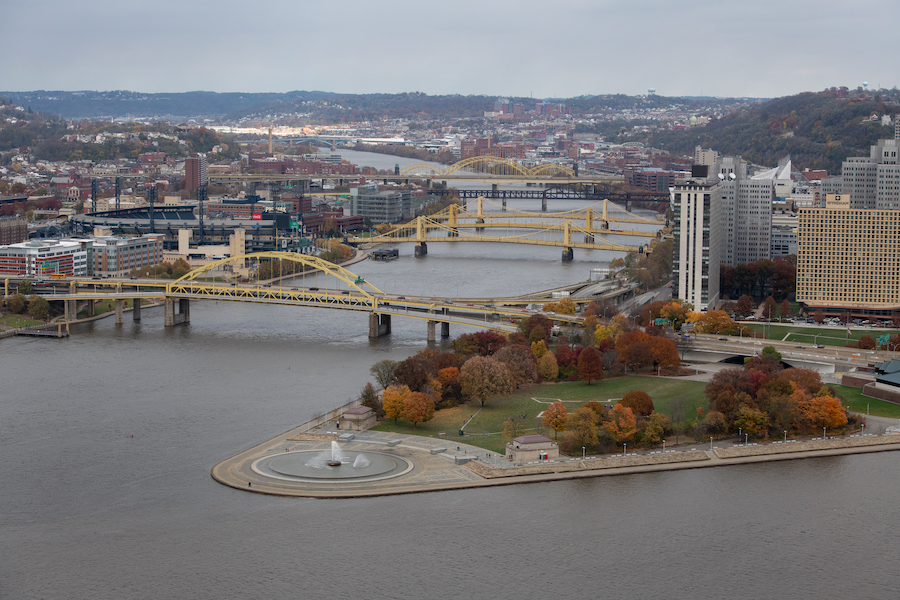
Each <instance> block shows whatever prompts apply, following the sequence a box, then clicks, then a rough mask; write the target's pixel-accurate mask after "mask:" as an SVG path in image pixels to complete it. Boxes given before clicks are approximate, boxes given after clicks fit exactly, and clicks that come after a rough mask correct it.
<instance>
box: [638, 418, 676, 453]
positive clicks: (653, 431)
mask: <svg viewBox="0 0 900 600" xmlns="http://www.w3.org/2000/svg"><path fill="white" fill-rule="evenodd" d="M671 428H672V426H671V424H670V423H669V417H667V416H666V415H664V414H661V413H658V412H656V411H653V412H651V413H650V415H649V417H648V419H647V426H646V427H645V428H644V441H645V442H646V443H647V444H648V445H650V446H653V445H655V444H658V443H659V442H661V441H662V439H663V438H664V437H665V435H666V433H667V432H669V431H670V430H671Z"/></svg>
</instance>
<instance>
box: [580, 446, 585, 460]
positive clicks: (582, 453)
mask: <svg viewBox="0 0 900 600" xmlns="http://www.w3.org/2000/svg"><path fill="white" fill-rule="evenodd" d="M581 460H584V446H582V447H581Z"/></svg>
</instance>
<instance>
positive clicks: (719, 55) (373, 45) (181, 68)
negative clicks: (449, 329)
mask: <svg viewBox="0 0 900 600" xmlns="http://www.w3.org/2000/svg"><path fill="white" fill-rule="evenodd" d="M6 8H7V10H5V11H4V12H5V14H6V16H7V18H6V19H4V20H3V22H2V23H0V40H2V41H0V48H2V49H3V50H4V52H2V54H0V73H2V74H3V77H2V78H0V79H2V81H3V87H4V88H6V89H8V90H11V91H13V90H15V91H33V90H67V91H77V90H99V91H105V90H133V91H139V92H146V93H164V92H172V93H175V92H183V91H196V90H206V91H216V92H285V91H291V90H321V91H329V92H338V93H398V92H413V91H419V92H424V93H427V94H430V95H440V94H456V93H458V94H484V95H497V96H516V97H529V96H533V97H535V98H548V97H556V98H567V97H575V96H580V95H594V94H609V93H623V94H629V95H637V94H646V93H647V91H648V90H649V89H651V88H652V89H655V90H656V93H658V94H660V95H665V96H733V97H777V96H785V95H790V94H794V93H798V92H802V91H818V90H821V89H824V88H827V87H831V86H847V87H850V88H855V87H857V86H859V85H862V84H863V82H864V81H866V82H868V84H869V88H870V89H879V88H881V87H884V88H891V87H894V86H895V85H896V83H897V82H896V72H895V71H894V70H893V69H892V66H893V65H892V59H891V58H890V56H891V55H890V53H878V52H872V51H871V47H870V46H869V45H865V44H863V43H861V42H860V43H855V38H856V37H858V33H859V32H865V34H866V37H867V38H869V37H875V38H876V39H877V38H879V37H885V36H887V35H889V34H890V33H891V24H892V23H895V22H896V21H897V19H898V18H900V5H898V4H896V3H892V2H889V1H887V0H866V1H864V2H862V3H860V4H857V5H854V9H855V10H853V11H848V10H847V9H846V7H844V8H843V9H841V10H839V8H840V7H839V5H838V4H837V3H836V2H833V1H829V2H817V3H813V2H811V1H807V0H803V1H800V2H792V3H789V4H788V5H786V4H784V3H776V2H774V1H773V0H756V1H754V2H751V3H749V6H748V5H747V4H744V5H742V9H741V10H739V11H733V12H734V14H733V16H729V15H720V14H718V13H719V12H724V11H718V12H716V11H712V12H711V11H710V10H709V5H708V4H705V3H700V2H697V1H695V0H691V1H689V2H685V3H679V4H678V5H673V4H671V3H668V2H662V1H661V0H646V1H645V2H640V3H622V2H611V1H603V0H601V1H593V2H588V1H585V0H564V1H563V2H560V3H555V4H553V11H552V12H550V11H548V10H547V5H546V4H545V3H536V2H530V1H526V2H520V3H517V4H509V5H484V4H477V3H475V2H471V1H470V0H462V1H460V2H456V3H453V4H452V5H430V4H426V5H419V4H412V3H409V2H402V1H397V0H395V1H389V2H387V3H380V4H378V5H377V6H375V5H372V4H370V3H365V4H364V3H362V2H359V1H358V0H348V1H347V2H345V3H343V4H342V5H341V10H340V12H336V11H335V10H334V9H333V5H326V4H325V3H323V2H319V1H312V2H306V3H301V4H298V3H287V2H284V1H283V0H266V1H265V2H263V3H258V4H256V5H254V7H253V9H252V11H251V10H249V9H248V5H246V4H245V3H237V2H233V1H230V0H228V1H225V2H221V3H217V4H215V5H214V9H213V7H211V5H209V4H206V3H203V4H201V3H198V2H190V1H189V2H179V3H174V2H171V1H170V0H162V1H161V2H157V3H153V4H151V5H148V4H140V3H135V4H124V3H113V2H110V1H109V0H96V1H93V2H90V3H86V4H85V3H82V4H74V5H73V4H69V3H62V2H59V1H58V0H38V1H36V2H32V3H28V4H16V5H14V6H13V5H12V4H11V3H8V5H7V7H6ZM29 23H31V24H33V25H34V27H29V26H28V24H29ZM836 40H839V43H835V41H836Z"/></svg>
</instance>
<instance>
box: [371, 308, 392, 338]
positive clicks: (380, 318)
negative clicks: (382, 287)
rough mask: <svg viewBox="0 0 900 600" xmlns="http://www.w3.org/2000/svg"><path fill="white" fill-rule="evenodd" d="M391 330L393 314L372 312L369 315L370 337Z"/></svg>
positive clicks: (381, 334)
mask: <svg viewBox="0 0 900 600" xmlns="http://www.w3.org/2000/svg"><path fill="white" fill-rule="evenodd" d="M390 332H391V315H382V314H378V313H371V314H370V315H369V337H370V338H377V337H381V336H383V335H388V334H389V333H390Z"/></svg>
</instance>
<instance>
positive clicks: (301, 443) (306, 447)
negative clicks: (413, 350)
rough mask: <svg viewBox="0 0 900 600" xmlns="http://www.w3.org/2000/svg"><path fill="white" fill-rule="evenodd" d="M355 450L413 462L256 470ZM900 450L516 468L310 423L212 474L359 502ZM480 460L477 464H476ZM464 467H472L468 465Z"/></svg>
mask: <svg viewBox="0 0 900 600" xmlns="http://www.w3.org/2000/svg"><path fill="white" fill-rule="evenodd" d="M347 433H352V434H353V436H354V437H353V439H352V440H349V441H348V440H342V441H340V444H341V448H342V449H344V450H346V451H351V452H377V453H381V454H386V455H389V456H393V457H395V458H397V459H398V460H399V461H400V462H406V463H407V464H408V465H410V468H409V469H408V470H407V471H405V472H403V473H402V474H399V475H397V476H392V477H377V476H376V477H373V478H370V479H362V480H358V479H353V478H347V479H337V480H335V479H311V478H305V479H300V478H297V479H294V480H291V479H290V478H276V477H270V476H267V475H265V474H263V473H262V472H261V471H260V470H257V469H254V463H256V462H258V461H260V460H263V459H266V458H268V457H271V456H275V455H278V454H285V453H289V452H323V451H326V450H329V449H330V448H331V443H332V441H336V440H338V438H339V436H341V435H344V434H347ZM886 450H900V435H883V436H876V435H866V436H860V435H852V436H841V437H835V438H829V439H826V440H823V439H820V438H817V439H812V440H805V441H789V442H788V443H786V444H785V443H782V442H781V441H776V442H768V443H751V444H748V445H746V446H744V445H733V444H730V443H728V441H720V442H718V443H716V444H714V447H713V448H709V446H708V445H705V444H696V445H694V446H693V447H690V448H687V449H683V448H680V449H678V450H668V451H666V452H662V451H659V450H655V451H650V452H641V453H633V452H629V453H628V455H627V456H625V455H622V454H617V455H603V456H593V457H586V458H585V459H583V460H582V459H580V458H563V459H559V460H553V461H538V462H534V463H528V464H513V463H510V462H509V461H508V460H507V459H506V458H505V457H503V456H501V455H498V454H495V453H493V452H487V451H485V450H484V449H482V448H477V447H475V446H470V445H468V444H462V443H458V442H456V441H451V440H442V439H440V438H429V437H419V436H413V435H402V434H396V433H389V432H382V431H363V432H348V431H346V430H339V429H336V428H333V426H332V425H331V424H328V425H326V426H324V427H323V428H320V429H319V430H312V431H310V432H307V431H306V426H305V425H302V426H300V427H297V428H296V429H293V430H291V431H288V432H285V433H283V434H282V435H280V436H277V437H275V438H273V439H271V440H268V441H266V442H263V443H262V444H259V445H258V446H255V447H253V448H250V449H249V450H247V451H245V452H242V453H241V454H238V455H237V456H234V457H232V458H230V459H227V460H225V461H222V462H221V463H219V464H218V465H216V466H215V467H213V469H212V476H213V478H214V479H216V480H217V481H219V482H220V483H222V484H224V485H228V486H230V487H234V488H237V489H242V490H247V491H252V492H257V493H263V494H274V495H279V496H298V497H308V498H351V497H364V496H383V495H393V494H409V493H417V492H430V491H440V490H452V489H463V488H473V487H486V486H494V485H512V484H518V483H532V482H539V481H553V480H560V479H576V478H583V477H599V476H604V475H625V474H633V473H646V472H654V471H669V470H679V469H694V468H699V467H714V466H725V465H734V464H746V463H756V462H765V461H773V460H790V459H797V458H809V457H816V456H834V455H842V454H856V453H863V452H881V451H886ZM473 457H474V459H473ZM460 463H464V464H460Z"/></svg>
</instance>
